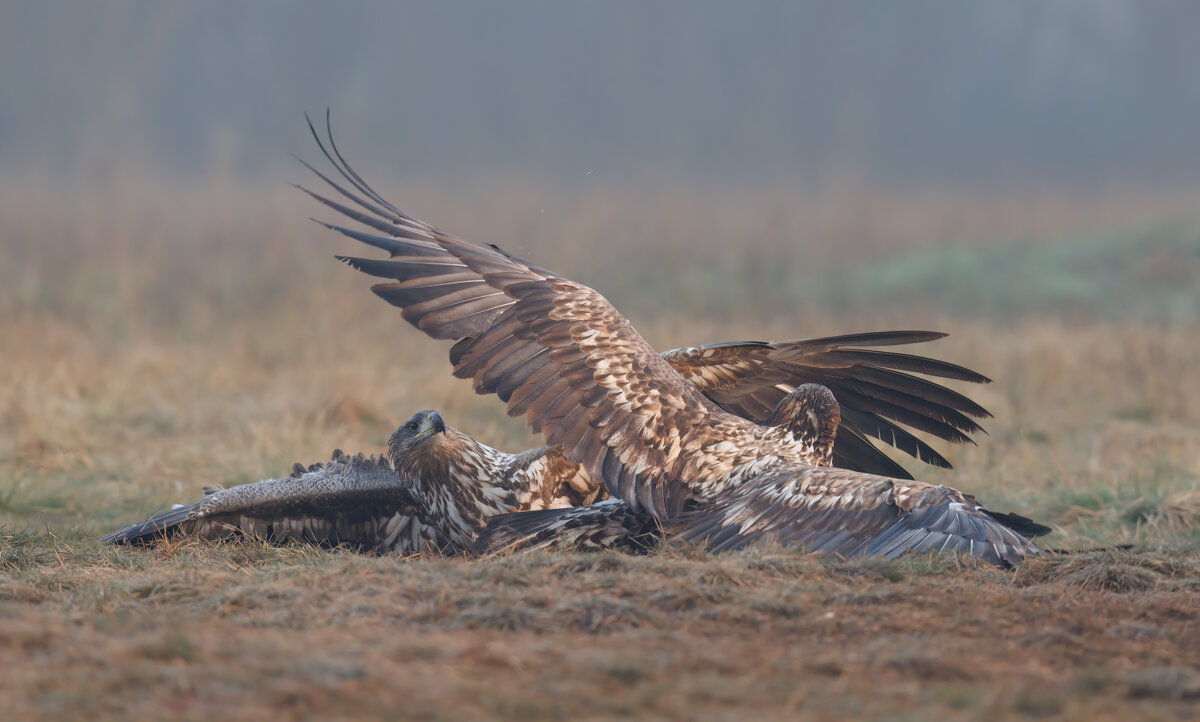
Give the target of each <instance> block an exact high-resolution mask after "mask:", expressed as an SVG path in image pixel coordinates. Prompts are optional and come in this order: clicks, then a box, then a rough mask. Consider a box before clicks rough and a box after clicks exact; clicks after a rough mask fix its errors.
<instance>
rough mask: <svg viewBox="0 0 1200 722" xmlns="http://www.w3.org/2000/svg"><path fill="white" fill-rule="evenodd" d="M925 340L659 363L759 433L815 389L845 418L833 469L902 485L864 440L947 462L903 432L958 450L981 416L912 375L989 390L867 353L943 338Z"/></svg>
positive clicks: (841, 339) (689, 351)
mask: <svg viewBox="0 0 1200 722" xmlns="http://www.w3.org/2000/svg"><path fill="white" fill-rule="evenodd" d="M945 335H946V334H943V333H936V332H931V331H885V332H879V333H861V334H851V335H846V336H831V337H827V338H816V339H807V340H793V341H770V342H755V341H747V342H735V343H718V344H710V345H707V346H696V347H691V348H682V349H675V350H672V351H667V352H665V353H664V354H663V357H664V358H665V359H667V361H668V362H670V364H671V365H672V366H673V367H675V369H676V370H677V371H679V373H680V374H681V375H682V376H683V377H684V378H686V379H687V380H689V381H691V382H692V383H693V384H695V385H696V386H697V387H698V388H699V389H700V390H701V391H702V392H704V394H705V395H706V396H708V397H709V398H710V399H712V400H713V401H714V402H716V403H717V405H719V406H720V407H721V408H723V409H725V410H726V411H729V412H731V413H734V414H737V415H739V416H743V417H745V418H748V419H753V420H754V421H757V422H759V423H762V422H763V421H765V420H766V418H767V417H768V416H769V415H770V414H771V411H772V410H774V408H775V406H776V405H777V404H778V403H779V401H780V399H782V398H783V397H784V396H785V395H786V394H787V393H788V392H789V391H791V390H792V389H793V388H795V387H797V386H800V385H802V384H806V383H816V384H821V385H822V386H825V387H827V388H829V389H830V390H831V391H833V394H834V396H835V397H836V398H837V400H838V403H839V404H840V405H841V409H842V424H841V427H840V428H839V430H838V438H837V441H836V442H835V444H834V452H833V453H834V462H833V465H834V466H837V467H841V468H844V469H853V470H856V471H865V472H868V473H872V474H880V475H883V476H892V477H896V478H900V479H909V478H912V477H911V476H910V475H909V474H908V472H907V471H906V470H905V469H904V467H902V466H900V465H899V464H897V463H896V462H895V461H893V460H892V459H890V458H889V457H888V456H886V455H885V454H883V453H882V452H881V451H880V450H879V449H877V448H876V447H875V446H874V445H873V444H872V443H871V442H870V441H868V440H867V438H866V437H868V436H872V437H875V438H877V439H880V440H882V441H884V442H885V443H887V444H891V445H892V446H895V447H896V448H898V449H900V450H901V451H904V452H906V453H908V454H910V455H911V456H914V457H916V458H917V459H920V460H921V461H924V462H926V463H928V464H933V465H934V466H940V467H942V468H946V469H948V468H951V466H950V462H948V461H946V459H945V458H944V457H943V456H942V455H941V454H939V453H938V452H937V451H936V450H934V449H933V448H932V447H931V446H929V445H928V444H927V443H925V442H924V441H922V440H921V439H919V438H917V437H916V436H914V435H913V434H912V433H910V432H909V431H908V430H907V429H905V428H904V427H906V426H907V427H910V428H912V429H916V430H919V431H924V432H926V433H929V434H932V435H934V436H936V437H938V438H941V439H945V440H947V441H951V442H955V443H965V442H970V441H971V437H970V436H969V435H970V434H973V433H977V432H979V431H982V428H980V426H979V424H977V423H976V422H975V421H974V420H973V419H972V418H970V417H975V418H985V417H989V416H991V414H990V413H988V411H987V409H984V408H983V407H982V406H980V405H979V404H977V403H975V402H974V401H972V400H971V399H969V398H967V397H966V396H963V395H962V394H959V393H957V392H955V391H952V390H950V389H948V388H946V387H945V386H942V385H940V384H937V383H934V382H932V381H929V380H927V379H923V378H921V377H919V376H914V375H913V374H914V373H916V374H925V375H928V376H935V377H940V378H948V379H955V380H959V381H968V382H972V383H989V382H990V381H991V379H989V378H987V377H986V376H983V375H981V374H978V373H975V372H974V371H971V370H970V369H966V368H963V367H962V366H957V365H955V364H951V363H946V362H944V361H938V360H936V359H931V358H926V357H923V356H915V355H911V354H903V353H894V352H887V351H879V350H876V349H874V348H856V347H863V346H866V347H878V346H894V345H901V344H910V343H920V342H924V341H932V340H935V339H939V338H943V337H945Z"/></svg>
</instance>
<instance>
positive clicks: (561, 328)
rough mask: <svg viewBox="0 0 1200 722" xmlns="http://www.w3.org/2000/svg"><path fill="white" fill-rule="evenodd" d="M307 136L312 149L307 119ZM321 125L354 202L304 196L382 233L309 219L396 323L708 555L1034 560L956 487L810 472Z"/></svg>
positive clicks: (801, 443)
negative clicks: (438, 221)
mask: <svg viewBox="0 0 1200 722" xmlns="http://www.w3.org/2000/svg"><path fill="white" fill-rule="evenodd" d="M309 125H310V128H312V124H311V122H310V124H309ZM313 135H314V137H315V138H317V141H318V144H320V138H319V136H318V135H317V133H316V131H315V128H314V129H313ZM328 135H329V140H330V148H331V149H332V152H333V154H332V155H330V153H329V151H326V150H325V148H324V145H321V148H322V151H323V152H324V154H325V156H326V157H327V159H328V160H329V161H330V162H331V163H332V164H333V165H334V166H335V167H336V168H337V170H338V172H339V173H340V175H341V176H342V177H343V178H344V179H345V181H346V182H347V183H348V184H349V185H350V186H352V187H353V188H355V189H356V191H357V193H356V192H352V191H350V190H347V189H346V188H345V187H343V186H340V185H338V184H337V183H334V182H333V181H331V180H329V179H328V178H327V177H326V176H324V175H321V176H320V177H322V178H323V179H325V180H326V181H328V182H329V183H330V184H331V185H332V186H333V187H334V188H335V189H336V190H337V191H338V192H339V193H341V194H342V195H344V196H346V197H347V198H349V199H350V200H352V201H353V202H355V203H356V204H358V205H359V206H360V207H361V208H363V209H365V210H366V211H367V212H366V213H363V212H361V211H358V210H355V209H353V208H350V207H348V206H345V205H343V204H339V203H336V202H334V201H332V200H330V199H325V198H322V197H320V196H319V195H317V194H315V193H313V194H312V195H314V197H317V198H318V200H321V201H322V202H324V203H325V204H326V205H328V206H330V207H332V208H334V209H335V210H338V211H339V212H342V213H343V214H344V215H346V216H348V217H350V218H351V219H353V220H358V221H361V222H362V223H363V224H364V225H366V226H368V227H370V228H373V229H375V230H377V231H381V232H383V233H384V235H378V234H372V233H368V232H365V231H360V230H356V229H351V228H344V227H341V226H336V225H332V224H325V225H326V226H327V227H329V228H331V229H333V230H336V231H339V232H341V233H343V234H344V235H346V236H349V237H351V238H354V239H356V240H359V241H361V242H363V243H365V244H367V245H370V246H373V247H376V248H379V249H382V250H384V251H386V252H388V254H389V256H390V257H389V258H387V259H372V258H362V257H353V256H338V258H339V259H340V260H342V261H343V262H345V263H347V264H349V265H351V266H353V267H354V268H357V269H358V270H360V271H363V272H364V273H367V274H370V275H373V276H376V277H381V278H385V279H388V280H387V281H385V282H382V283H379V284H377V285H375V286H374V287H373V290H374V291H375V293H376V294H377V295H379V296H381V297H382V298H384V299H385V300H387V301H388V302H390V303H391V304H393V305H395V306H398V307H400V308H401V309H402V315H403V317H404V318H405V319H406V320H407V321H408V322H409V323H411V324H412V325H414V326H416V327H417V328H419V329H421V330H422V331H424V332H425V333H426V334H428V335H429V336H432V337H433V338H438V339H457V342H456V343H455V344H454V346H453V347H452V349H451V351H450V361H451V363H452V364H453V367H454V374H455V375H456V376H459V377H463V378H470V379H471V380H472V382H473V384H474V387H475V390H476V391H477V392H479V393H494V394H496V395H497V396H499V397H500V399H501V400H502V401H504V402H505V403H506V404H507V407H508V413H509V414H510V415H512V416H520V415H524V416H525V417H526V420H527V423H528V424H529V425H530V427H531V428H532V429H533V430H534V431H536V432H540V433H541V434H543V436H544V437H545V440H546V442H547V444H548V445H550V446H554V447H558V448H560V449H561V451H562V454H563V456H564V457H565V458H566V459H567V460H569V461H571V462H574V463H578V464H580V465H581V467H582V468H583V469H584V471H585V472H586V473H587V474H588V476H589V477H590V478H592V479H595V480H598V481H602V483H603V484H604V486H605V488H606V490H607V491H608V493H609V494H610V495H611V496H613V497H614V498H616V499H619V500H620V501H621V502H623V503H624V504H625V505H626V506H627V507H628V508H629V511H628V513H630V514H636V515H639V516H641V517H644V518H647V519H652V520H653V521H654V522H655V523H658V524H660V525H661V526H662V527H663V528H664V529H666V530H667V531H668V533H669V534H671V535H673V536H675V537H677V538H683V539H694V540H696V541H698V542H701V543H704V544H706V545H708V546H709V547H710V548H713V549H730V548H736V547H738V546H740V545H742V544H743V543H748V542H749V541H753V540H757V539H761V538H778V539H779V540H780V541H783V542H785V543H790V544H794V545H796V546H799V547H803V548H812V547H815V548H819V549H821V550H822V551H826V552H830V553H845V554H877V555H883V556H897V555H900V554H904V553H907V552H910V551H917V550H922V549H926V548H929V549H931V550H935V551H947V550H951V549H953V550H959V549H961V550H964V551H967V552H968V553H970V554H971V555H973V556H978V557H981V558H984V559H987V560H989V561H993V562H996V563H998V564H1005V565H1012V564H1017V563H1019V562H1020V561H1021V560H1022V559H1023V558H1024V557H1025V556H1026V555H1029V554H1036V553H1039V552H1040V549H1039V547H1037V545H1036V544H1034V543H1033V542H1032V541H1030V540H1029V539H1028V538H1027V537H1026V535H1023V534H1021V533H1019V530H1018V529H1015V528H1013V527H1014V525H1015V526H1021V527H1023V528H1026V529H1029V528H1032V527H1029V526H1026V525H1024V524H1023V523H1018V522H1016V521H1015V519H1016V517H1014V516H1013V515H1002V514H989V513H988V511H987V510H986V509H984V508H983V507H982V506H981V505H979V504H978V503H976V502H975V501H974V499H972V498H971V497H969V496H967V495H965V494H963V493H962V492H960V491H958V490H955V489H951V488H949V487H944V486H939V485H933V484H928V483H923V482H920V481H914V480H910V479H902V478H895V477H886V476H880V475H873V474H868V473H865V472H863V471H859V470H854V469H841V470H837V471H836V472H829V471H827V470H825V469H824V468H822V467H820V466H819V465H818V464H819V461H820V459H821V458H822V455H823V454H826V453H827V451H826V450H825V448H824V446H823V442H822V441H821V440H820V439H818V438H813V437H812V436H811V435H806V434H802V433H797V431H796V428H795V426H794V425H792V424H789V423H784V424H781V425H771V424H761V423H758V422H756V421H755V420H752V419H748V418H745V417H743V416H740V415H738V414H736V413H731V412H730V411H729V410H727V409H725V408H722V406H721V405H720V403H719V402H718V401H717V400H714V399H712V398H710V397H709V396H708V395H706V394H705V393H704V391H703V389H701V388H700V387H698V386H697V385H696V384H695V383H693V382H692V381H691V380H689V379H688V378H687V377H686V376H684V375H683V374H681V373H680V372H679V371H678V370H676V368H675V367H674V366H673V365H672V363H671V362H670V360H669V359H667V358H664V357H663V356H662V355H660V354H659V353H658V352H656V351H655V350H654V349H653V348H652V347H651V346H650V344H649V343H648V342H647V341H646V340H645V339H644V338H642V336H641V335H640V334H639V333H638V332H637V331H636V330H635V329H634V328H633V326H632V325H631V324H630V323H629V322H628V321H627V320H626V319H625V318H624V317H623V316H622V315H621V314H620V313H619V312H618V311H617V310H616V309H615V308H614V307H613V306H612V304H610V303H609V302H608V300H607V299H605V298H604V297H603V296H602V295H601V294H600V293H598V292H597V291H595V290H593V289H591V288H589V287H587V286H585V285H583V284H580V283H578V282H575V281H572V280H570V279H568V278H566V277H564V276H561V275H559V274H556V273H554V272H553V271H551V270H549V269H547V268H544V267H542V266H539V265H537V264H536V263H534V262H531V261H527V260H524V259H522V258H520V257H518V256H516V255H513V254H511V253H508V252H506V251H504V250H503V249H501V248H499V247H497V246H494V245H492V246H479V245H476V244H473V243H470V242H467V241H465V240H462V239H459V238H457V237H455V236H453V235H450V234H448V233H444V232H442V231H440V230H438V229H436V228H435V227H433V226H431V225H429V224H427V223H425V222H423V221H420V220H418V219H416V218H414V217H413V216H410V215H408V214H407V213H405V212H403V211H401V210H400V209H399V208H397V207H396V206H394V205H392V204H391V203H389V202H388V201H386V200H385V199H384V198H383V197H382V196H380V195H379V194H378V193H377V192H376V191H374V190H373V189H372V188H371V187H370V186H369V185H368V184H367V183H366V182H365V181H363V180H362V178H361V177H360V176H359V175H358V174H357V173H356V172H355V171H354V170H353V169H352V168H351V167H350V166H349V164H348V163H346V162H345V160H344V158H342V156H341V153H340V152H339V151H338V149H337V147H336V145H334V143H333V140H332V132H330V133H329V134H328ZM335 157H336V160H335ZM309 167H310V168H311V166H309ZM313 170H314V172H316V170H315V169H313ZM319 175H320V174H319ZM781 391H782V389H781ZM806 391H807V389H806V390H803V391H802V390H799V389H793V390H790V391H787V392H784V393H783V394H782V398H780V399H779V400H778V402H777V403H776V405H775V407H774V409H773V410H772V411H771V414H772V416H774V417H775V418H776V420H778V419H779V418H781V417H787V416H788V410H789V409H791V408H795V407H796V406H797V402H798V401H799V398H798V397H799V396H801V395H803V394H804V393H806ZM806 415H807V413H806ZM814 416H815V417H816V420H817V421H818V422H819V421H820V416H819V415H817V414H814ZM810 420H811V419H810ZM943 423H946V424H949V422H947V421H945V420H943ZM950 425H951V426H952V424H950ZM831 474H832V475H831ZM759 509H762V510H763V511H762V512H761V513H758V512H757V510H759ZM747 512H748V513H747ZM1031 524H1032V523H1031ZM936 539H941V540H943V541H942V542H941V543H940V544H936V545H935V544H934V542H933V540H936ZM885 541H886V545H885V547H886V548H883V547H881V546H880V544H882V543H884V542H885Z"/></svg>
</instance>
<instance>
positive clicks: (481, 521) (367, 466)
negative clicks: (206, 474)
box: [101, 410, 602, 554]
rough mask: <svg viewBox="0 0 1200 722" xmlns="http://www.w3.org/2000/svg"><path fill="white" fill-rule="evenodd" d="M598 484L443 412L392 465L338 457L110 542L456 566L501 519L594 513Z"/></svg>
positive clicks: (390, 458) (187, 508) (408, 430)
mask: <svg viewBox="0 0 1200 722" xmlns="http://www.w3.org/2000/svg"><path fill="white" fill-rule="evenodd" d="M601 494H602V488H601V487H600V485H599V484H596V483H594V482H592V481H591V480H590V479H588V478H587V477H586V476H585V475H583V474H581V473H580V470H579V465H578V464H576V463H573V462H570V461H568V460H566V459H565V458H564V457H563V456H562V453H561V452H560V451H559V450H558V449H556V448H554V447H548V446H546V447H541V448H538V449H531V450H529V451H525V452H522V453H519V454H509V453H505V452H503V451H500V450H498V449H493V448H492V447H490V446H487V445H485V444H481V443H479V442H478V441H476V440H475V439H472V438H471V437H470V436H468V435H466V434H464V433H462V432H461V431H459V430H457V429H455V428H453V427H451V426H447V425H446V423H445V421H444V420H443V419H442V416H441V414H439V413H438V412H437V411H433V410H426V411H420V412H417V413H416V414H413V415H412V416H411V417H410V418H409V419H408V420H407V421H405V422H404V423H403V424H401V425H400V426H399V427H398V428H397V429H396V431H395V432H394V433H393V434H392V435H391V438H390V439H389V440H388V445H387V453H386V454H385V455H382V456H374V455H371V456H367V455H364V454H362V453H359V454H354V455H349V454H345V453H343V452H341V451H340V450H339V451H335V452H334V453H333V457H332V458H331V459H330V460H329V461H327V462H323V463H318V464H312V465H309V466H304V465H302V464H299V463H297V464H295V465H294V467H293V470H292V475H291V476H289V477H285V478H279V479H266V480H264V481H259V482H256V483H252V484H243V485H240V486H234V487H231V488H228V489H223V488H221V487H219V486H207V487H205V488H204V498H202V499H200V500H199V501H196V502H194V503H191V504H187V505H180V506H176V507H175V508H173V509H171V510H169V511H166V512H163V513H161V514H158V515H156V516H153V517H151V518H150V519H147V520H146V521H144V522H142V523H140V524H134V525H132V526H129V527H126V528H124V529H121V530H119V531H115V532H113V533H111V534H109V535H107V536H105V537H103V538H102V539H101V541H104V542H112V543H115V544H139V545H140V544H148V543H152V542H154V541H157V540H159V539H163V538H166V537H174V536H179V535H191V536H197V537H200V538H204V539H223V538H228V537H231V536H245V537H252V538H258V539H265V540H269V541H275V542H286V541H296V542H308V543H315V544H321V545H324V546H338V545H344V546H348V547H351V548H354V549H357V550H360V551H367V552H376V553H380V554H383V553H388V552H397V553H400V554H415V553H437V554H456V553H460V552H462V551H464V550H466V549H468V548H469V547H470V546H471V545H472V544H473V543H474V542H475V540H476V537H477V536H478V534H479V533H480V532H482V531H483V529H484V527H485V525H486V523H487V520H488V519H489V518H490V517H492V516H495V515H497V514H503V513H506V512H518V511H527V510H538V509H550V508H570V507H578V506H582V505H586V504H590V503H591V502H593V501H595V500H596V498H597V497H598V496H600V495H601Z"/></svg>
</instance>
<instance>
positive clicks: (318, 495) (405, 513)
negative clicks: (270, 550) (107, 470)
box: [101, 453, 437, 553]
mask: <svg viewBox="0 0 1200 722" xmlns="http://www.w3.org/2000/svg"><path fill="white" fill-rule="evenodd" d="M407 487H408V484H407V483H406V482H404V481H403V480H401V479H400V477H399V476H397V475H396V473H395V472H394V471H393V470H392V468H391V466H390V465H389V464H388V463H387V462H386V461H385V460H382V459H376V458H374V457H365V456H363V455H362V454H358V455H356V456H347V455H342V454H340V453H336V454H335V455H334V458H333V459H332V460H331V461H329V462H326V463H324V464H317V465H313V467H310V468H309V470H306V471H305V472H304V473H302V474H299V475H298V476H292V477H287V478H283V479H267V480H265V481H259V482H256V483H253V484H243V485H241V486H234V487H231V488H228V489H216V490H211V491H209V492H208V493H206V494H205V496H204V498H203V499H201V500H200V501H197V502H194V503H192V504H187V505H185V506H178V507H176V508H174V509H171V510H170V511H166V512H163V513H161V514H158V515H156V516H154V517H152V518H150V519H147V520H146V521H144V522H142V523H140V524H134V525H132V526H129V527H126V528H125V529H121V530H119V531H115V532H113V533H112V534H109V535H107V536H105V537H103V538H102V539H101V541H105V542H112V543H115V544H147V543H151V542H153V541H155V540H156V539H160V538H163V537H169V536H177V535H196V536H200V537H203V538H208V539H220V538H225V537H230V536H237V535H243V536H248V537H253V538H257V539H266V540H269V541H277V542H283V541H304V542H311V543H318V544H323V545H328V546H336V545H338V544H348V545H351V546H354V547H356V548H359V549H363V550H374V551H378V552H380V553H383V552H388V551H397V550H398V551H402V552H415V551H420V550H422V549H423V548H424V546H425V544H426V543H434V544H436V543H437V540H436V539H435V536H436V535H435V534H431V533H430V532H431V524H430V523H429V520H427V519H426V518H425V512H424V510H423V509H421V508H419V507H418V505H416V504H414V503H413V500H412V497H411V496H410V495H409V492H408V489H407Z"/></svg>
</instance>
